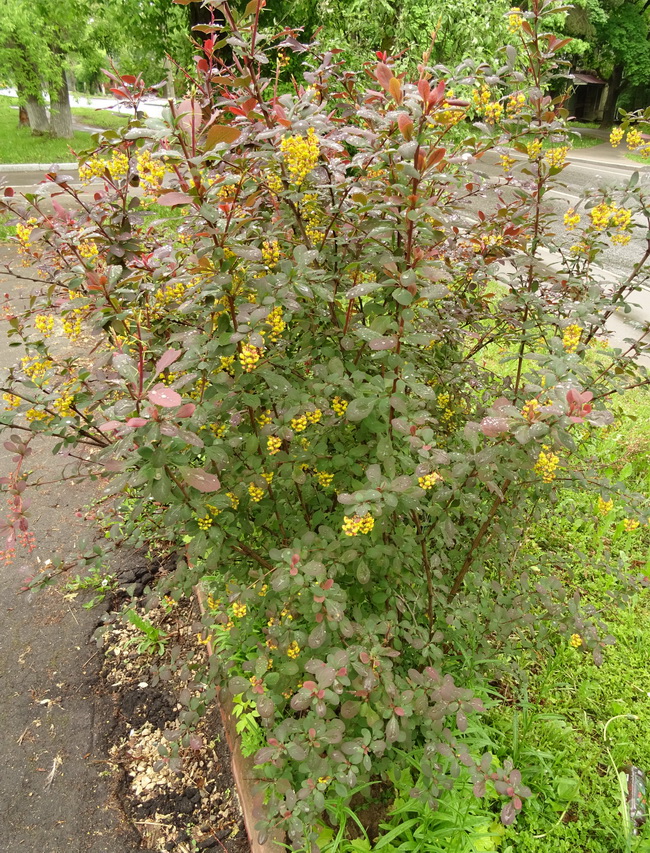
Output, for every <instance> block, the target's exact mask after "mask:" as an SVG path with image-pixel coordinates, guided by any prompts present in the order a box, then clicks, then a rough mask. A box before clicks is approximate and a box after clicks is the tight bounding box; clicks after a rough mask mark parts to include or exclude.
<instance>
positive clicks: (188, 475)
mask: <svg viewBox="0 0 650 853" xmlns="http://www.w3.org/2000/svg"><path fill="white" fill-rule="evenodd" d="M182 473H183V479H184V480H185V482H186V483H187V484H188V486H192V488H193V489H197V491H199V492H216V491H218V490H219V489H220V488H221V483H220V482H219V478H218V477H217V476H215V475H214V474H208V472H207V471H204V470H203V468H185V469H183V472H182Z"/></svg>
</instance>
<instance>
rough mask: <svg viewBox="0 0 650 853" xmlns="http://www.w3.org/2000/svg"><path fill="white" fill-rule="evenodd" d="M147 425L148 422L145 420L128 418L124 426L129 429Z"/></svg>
mask: <svg viewBox="0 0 650 853" xmlns="http://www.w3.org/2000/svg"><path fill="white" fill-rule="evenodd" d="M148 423H149V421H148V420H147V419H146V418H129V419H128V421H127V422H126V425H127V426H130V427H141V426H146V425H147V424H148Z"/></svg>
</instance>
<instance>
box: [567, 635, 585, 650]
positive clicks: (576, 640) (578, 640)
mask: <svg viewBox="0 0 650 853" xmlns="http://www.w3.org/2000/svg"><path fill="white" fill-rule="evenodd" d="M569 644H570V645H571V647H572V648H574V649H579V648H580V646H581V645H582V637H581V636H580V634H571V639H570V640H569Z"/></svg>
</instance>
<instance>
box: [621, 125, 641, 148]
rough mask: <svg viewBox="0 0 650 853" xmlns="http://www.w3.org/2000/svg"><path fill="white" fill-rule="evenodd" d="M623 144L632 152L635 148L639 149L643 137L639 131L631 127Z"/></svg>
mask: <svg viewBox="0 0 650 853" xmlns="http://www.w3.org/2000/svg"><path fill="white" fill-rule="evenodd" d="M625 142H626V144H627V147H628V148H629V150H630V151H634V149H635V148H640V147H641V145H643V137H642V136H641V134H640V133H639V131H638V130H637V129H636V128H635V127H633V128H632V130H628V132H627V136H626V137H625Z"/></svg>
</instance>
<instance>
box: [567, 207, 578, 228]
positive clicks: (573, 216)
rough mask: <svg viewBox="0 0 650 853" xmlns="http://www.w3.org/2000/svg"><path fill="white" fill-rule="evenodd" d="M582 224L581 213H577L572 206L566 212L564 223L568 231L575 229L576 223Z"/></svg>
mask: <svg viewBox="0 0 650 853" xmlns="http://www.w3.org/2000/svg"><path fill="white" fill-rule="evenodd" d="M579 224H580V214H579V213H576V211H575V209H574V208H573V207H570V208H569V209H568V210H567V212H566V213H565V214H564V225H565V227H566V230H567V231H573V229H574V228H575V227H576V225H579Z"/></svg>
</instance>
